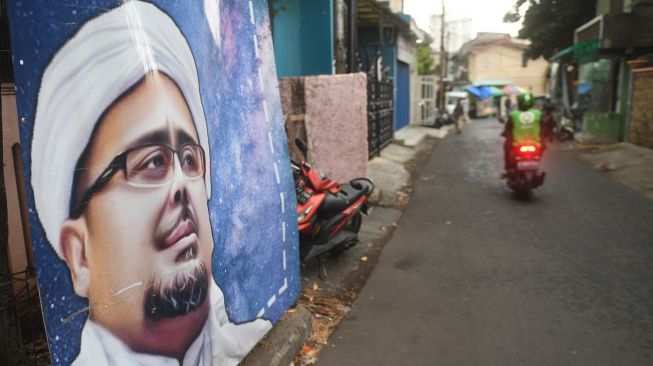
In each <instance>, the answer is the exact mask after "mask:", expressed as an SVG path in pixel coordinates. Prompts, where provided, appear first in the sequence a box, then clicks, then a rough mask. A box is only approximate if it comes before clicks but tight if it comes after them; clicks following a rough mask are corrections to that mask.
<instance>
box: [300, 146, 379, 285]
mask: <svg viewBox="0 0 653 366" xmlns="http://www.w3.org/2000/svg"><path fill="white" fill-rule="evenodd" d="M295 144H296V145H297V147H298V148H299V150H300V151H302V153H303V154H304V156H306V154H307V151H308V148H307V147H306V143H304V141H302V140H301V139H296V140H295ZM291 166H292V171H293V176H294V178H295V191H296V195H297V221H298V225H299V257H300V260H301V261H303V262H305V261H307V260H309V259H311V258H315V257H318V256H321V255H322V254H327V253H329V254H340V253H342V252H344V251H345V250H347V249H348V248H351V247H352V246H354V245H356V244H357V243H358V232H359V230H360V228H361V222H362V217H361V214H365V215H367V212H368V209H369V203H368V199H369V197H370V195H371V194H372V192H373V191H374V183H372V181H371V180H369V179H367V178H356V179H353V180H351V181H349V182H347V183H343V184H338V183H337V182H336V181H334V180H331V179H328V178H326V177H323V176H322V175H321V174H320V173H319V172H318V171H317V170H315V169H314V168H313V167H312V166H311V165H310V164H308V163H307V162H306V161H301V162H297V161H294V160H292V159H291ZM323 272H324V273H323ZM320 276H321V277H323V276H324V277H325V276H326V272H325V271H324V268H321V269H320Z"/></svg>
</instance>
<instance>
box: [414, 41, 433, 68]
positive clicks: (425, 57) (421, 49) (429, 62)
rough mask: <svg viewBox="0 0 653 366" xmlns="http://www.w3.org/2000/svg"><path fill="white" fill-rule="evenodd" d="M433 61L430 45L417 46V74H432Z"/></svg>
mask: <svg viewBox="0 0 653 366" xmlns="http://www.w3.org/2000/svg"><path fill="white" fill-rule="evenodd" d="M434 65H435V61H434V60H433V56H431V47H430V46H428V45H419V46H417V73H418V74H419V75H433V72H434V71H435V70H434V68H433V66H434Z"/></svg>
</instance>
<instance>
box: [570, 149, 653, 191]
mask: <svg viewBox="0 0 653 366" xmlns="http://www.w3.org/2000/svg"><path fill="white" fill-rule="evenodd" d="M562 150H563V151H570V152H574V153H575V155H576V157H577V158H578V159H579V160H580V161H582V162H584V163H587V164H590V165H591V166H593V167H594V169H596V170H599V171H604V172H606V173H607V174H610V175H611V176H612V177H613V178H614V179H615V180H617V181H618V182H620V183H622V184H624V185H626V186H628V187H630V188H632V189H634V190H636V191H638V192H640V193H642V194H644V195H645V196H646V197H647V198H649V199H653V149H648V148H646V147H642V146H638V145H633V144H629V143H625V142H624V143H619V144H612V145H583V144H580V143H567V144H565V145H563V146H562Z"/></svg>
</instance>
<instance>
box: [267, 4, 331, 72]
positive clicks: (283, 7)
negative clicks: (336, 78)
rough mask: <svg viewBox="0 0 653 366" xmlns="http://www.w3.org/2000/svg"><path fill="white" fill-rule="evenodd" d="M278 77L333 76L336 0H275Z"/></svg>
mask: <svg viewBox="0 0 653 366" xmlns="http://www.w3.org/2000/svg"><path fill="white" fill-rule="evenodd" d="M274 9H275V17H274V25H273V32H274V56H275V59H276V64H277V75H278V76H279V77H287V76H306V75H322V74H332V73H333V57H334V54H333V49H334V44H333V42H334V41H333V0H274Z"/></svg>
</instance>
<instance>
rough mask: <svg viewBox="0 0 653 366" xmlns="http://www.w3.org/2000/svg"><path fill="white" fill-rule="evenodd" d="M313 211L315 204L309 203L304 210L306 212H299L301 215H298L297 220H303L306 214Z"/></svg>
mask: <svg viewBox="0 0 653 366" xmlns="http://www.w3.org/2000/svg"><path fill="white" fill-rule="evenodd" d="M311 211H313V205H309V206H308V207H307V208H306V209H305V210H304V212H302V213H301V214H299V216H297V222H302V221H303V220H304V219H305V218H306V216H308V214H310V213H311Z"/></svg>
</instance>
